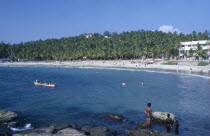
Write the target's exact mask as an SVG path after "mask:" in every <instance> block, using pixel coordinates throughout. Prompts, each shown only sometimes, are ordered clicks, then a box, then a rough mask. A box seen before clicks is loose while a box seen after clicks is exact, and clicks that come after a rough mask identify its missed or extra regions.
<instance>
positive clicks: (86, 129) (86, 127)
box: [81, 125, 93, 135]
mask: <svg viewBox="0 0 210 136" xmlns="http://www.w3.org/2000/svg"><path fill="white" fill-rule="evenodd" d="M92 128H93V127H92V126H90V125H84V126H83V127H82V128H81V130H82V131H84V132H85V134H86V135H90V131H91V129H92Z"/></svg>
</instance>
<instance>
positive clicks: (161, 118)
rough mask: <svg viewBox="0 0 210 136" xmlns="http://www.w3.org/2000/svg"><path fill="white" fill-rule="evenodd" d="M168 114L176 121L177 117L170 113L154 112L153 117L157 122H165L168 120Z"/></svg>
mask: <svg viewBox="0 0 210 136" xmlns="http://www.w3.org/2000/svg"><path fill="white" fill-rule="evenodd" d="M167 114H170V118H171V119H172V120H173V121H174V119H175V115H174V114H172V113H169V112H153V113H152V116H153V117H154V119H155V120H159V121H163V122H165V121H166V119H167Z"/></svg>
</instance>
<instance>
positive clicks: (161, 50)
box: [0, 30, 210, 61]
mask: <svg viewBox="0 0 210 136" xmlns="http://www.w3.org/2000/svg"><path fill="white" fill-rule="evenodd" d="M104 36H109V38H105V37H104ZM192 38H193V39H194V40H196V39H199V40H204V39H210V38H209V33H208V32H207V31H205V32H204V33H201V32H199V33H196V32H193V33H192V34H186V35H185V34H183V33H180V34H177V33H176V32H174V33H163V32H161V31H144V30H139V31H131V32H122V33H119V34H118V33H115V32H114V33H111V32H109V31H105V32H104V34H103V35H101V34H99V33H94V34H93V37H90V38H86V37H85V34H82V35H79V36H75V37H68V38H61V39H47V40H38V41H30V42H25V43H19V44H13V45H11V44H5V43H3V42H2V43H0V58H10V59H12V60H17V59H18V58H22V59H28V60H36V61H42V60H48V61H49V60H55V61H56V60H79V59H83V58H84V57H86V58H87V59H103V60H108V59H137V58H141V57H142V56H145V57H146V58H166V59H169V58H171V57H175V56H177V55H178V48H179V42H181V41H182V42H183V41H191V40H193V39H192ZM201 56H202V55H201Z"/></svg>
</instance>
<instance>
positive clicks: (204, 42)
mask: <svg viewBox="0 0 210 136" xmlns="http://www.w3.org/2000/svg"><path fill="white" fill-rule="evenodd" d="M180 44H181V45H196V44H210V40H201V41H188V42H180Z"/></svg>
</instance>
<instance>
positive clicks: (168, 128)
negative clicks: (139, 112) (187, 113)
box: [144, 103, 179, 135]
mask: <svg viewBox="0 0 210 136" xmlns="http://www.w3.org/2000/svg"><path fill="white" fill-rule="evenodd" d="M144 113H145V117H146V128H147V131H150V126H151V122H152V121H153V120H154V118H153V116H152V109H151V103H148V104H147V107H146V108H145V110H144ZM165 122H166V123H165V128H166V132H167V133H170V132H171V130H172V127H175V134H177V135H178V134H179V121H178V120H175V119H174V120H172V119H171V118H170V114H167V119H166V120H165Z"/></svg>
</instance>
